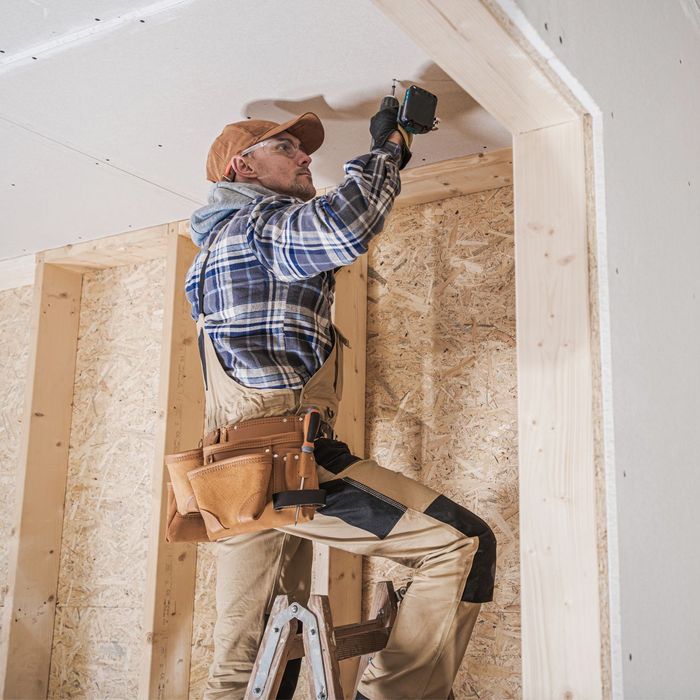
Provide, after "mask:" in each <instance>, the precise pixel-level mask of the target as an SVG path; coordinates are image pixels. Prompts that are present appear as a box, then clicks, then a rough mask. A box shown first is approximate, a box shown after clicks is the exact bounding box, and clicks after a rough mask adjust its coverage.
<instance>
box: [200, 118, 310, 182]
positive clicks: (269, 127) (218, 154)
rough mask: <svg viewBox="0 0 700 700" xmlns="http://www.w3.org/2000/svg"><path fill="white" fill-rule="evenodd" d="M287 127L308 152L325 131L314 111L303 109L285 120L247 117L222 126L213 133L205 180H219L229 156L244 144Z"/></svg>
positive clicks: (225, 172) (226, 172)
mask: <svg viewBox="0 0 700 700" xmlns="http://www.w3.org/2000/svg"><path fill="white" fill-rule="evenodd" d="M283 131H288V132H289V133H290V134H292V135H293V136H296V137H297V138H298V139H299V141H301V145H302V146H303V147H304V150H305V151H306V152H307V153H308V154H311V153H313V152H314V151H316V150H318V149H319V148H320V146H321V144H322V143H323V137H324V131H323V124H321V120H320V119H319V118H318V117H317V116H316V115H315V114H314V113H313V112H306V113H305V114H300V115H299V116H298V117H294V119H290V120H289V121H288V122H285V123H284V124H278V123H277V122H268V121H265V120H264V119H246V120H245V121H242V122H234V123H233V124H228V125H227V126H225V127H224V130H223V131H222V132H221V133H220V134H219V135H218V136H217V137H216V140H215V141H214V143H213V144H212V145H211V148H210V149H209V155H208V156H207V180H209V181H210V182H219V181H221V180H223V179H224V178H227V177H228V176H229V175H230V173H231V167H230V166H231V158H232V157H233V156H235V155H238V154H239V153H240V152H241V151H245V149H246V148H249V147H250V146H253V145H255V144H256V143H260V141H264V140H265V139H269V138H271V137H272V136H276V135H277V134H281V133H282V132H283Z"/></svg>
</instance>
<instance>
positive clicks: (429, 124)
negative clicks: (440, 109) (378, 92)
mask: <svg viewBox="0 0 700 700" xmlns="http://www.w3.org/2000/svg"><path fill="white" fill-rule="evenodd" d="M397 107H398V109H399V116H398V123H399V126H401V127H403V129H405V130H406V132H407V133H409V134H426V133H428V132H429V131H434V130H435V129H437V128H438V123H439V121H440V120H439V119H438V118H437V117H436V116H435V110H436V108H437V97H436V96H435V95H433V93H432V92H428V91H427V90H423V88H419V87H418V86H417V85H411V87H409V88H408V90H406V92H405V93H404V96H403V103H402V104H401V105H400V106H399V101H398V100H397V99H396V78H394V80H393V81H392V83H391V94H390V95H386V96H385V97H384V99H383V100H382V104H381V108H380V109H387V108H392V109H396V108H397Z"/></svg>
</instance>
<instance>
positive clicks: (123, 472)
mask: <svg viewBox="0 0 700 700" xmlns="http://www.w3.org/2000/svg"><path fill="white" fill-rule="evenodd" d="M164 272H165V263H164V261H163V260H154V261H152V262H149V263H145V264H139V265H135V266H128V267H116V268H109V269H106V270H102V271H96V272H91V273H88V274H86V275H85V277H84V282H83V293H82V307H81V314H80V331H79V339H78V353H77V364H76V372H75V394H74V408H73V421H72V426H71V439H70V452H69V464H68V479H67V489H66V507H65V518H64V524H63V540H62V545H61V561H60V571H59V581H58V594H57V606H56V620H55V626H54V640H53V652H52V657H51V674H50V680H49V697H51V698H90V699H91V700H94V699H95V698H100V699H101V700H103V699H104V700H106V699H116V698H119V699H120V700H122V699H126V698H135V697H136V696H137V684H138V672H139V646H140V642H141V638H142V616H143V596H144V590H145V585H146V553H147V536H148V521H149V517H150V504H151V501H150V494H149V489H150V479H151V469H152V463H153V450H154V435H155V431H156V423H157V420H156V418H157V415H156V413H157V400H158V375H159V369H160V344H161V332H162V323H163V314H162V308H163V277H164Z"/></svg>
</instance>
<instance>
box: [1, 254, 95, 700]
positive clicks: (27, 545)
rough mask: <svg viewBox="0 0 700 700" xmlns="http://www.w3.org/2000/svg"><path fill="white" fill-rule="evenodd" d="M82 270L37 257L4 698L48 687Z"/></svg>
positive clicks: (37, 694) (34, 694) (36, 694)
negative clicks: (75, 269)
mask: <svg viewBox="0 0 700 700" xmlns="http://www.w3.org/2000/svg"><path fill="white" fill-rule="evenodd" d="M81 287H82V275H81V274H80V273H76V272H71V271H68V270H64V269H61V268H59V267H56V266H54V265H49V264H46V262H45V260H44V257H43V256H42V255H38V256H37V265H36V278H35V282H34V308H33V311H32V328H31V335H30V358H29V372H28V382H27V389H26V405H25V416H24V421H23V430H22V453H21V459H20V467H19V469H18V475H17V515H16V520H15V523H16V525H15V528H14V533H13V536H12V540H11V542H10V549H11V551H10V556H9V576H8V584H9V591H8V594H7V599H6V602H5V607H4V620H3V624H2V643H1V646H0V674H1V676H2V677H1V679H0V687H1V688H2V697H4V698H8V700H9V699H13V698H22V699H23V700H25V699H26V700H29V699H31V698H45V697H46V693H47V690H48V680H49V668H50V662H51V642H52V638H53V628H54V614H55V609H56V590H57V585H58V566H59V560H60V550H61V532H62V530H63V513H64V499H65V491H66V475H67V470H68V445H69V441H70V428H71V417H72V402H73V384H74V381H75V358H76V352H77V344H78V323H79V318H80V294H81Z"/></svg>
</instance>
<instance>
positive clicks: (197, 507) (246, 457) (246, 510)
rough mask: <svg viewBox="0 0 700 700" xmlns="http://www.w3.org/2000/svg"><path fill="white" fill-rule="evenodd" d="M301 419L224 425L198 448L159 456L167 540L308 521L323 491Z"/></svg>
mask: <svg viewBox="0 0 700 700" xmlns="http://www.w3.org/2000/svg"><path fill="white" fill-rule="evenodd" d="M304 419H305V417H304V416H298V415H288V416H280V417H275V418H257V419H254V420H248V421H243V422H241V423H237V424H234V425H227V426H224V427H223V428H219V429H217V430H215V431H213V432H211V433H208V434H207V435H205V436H204V437H203V439H202V447H197V448H195V449H192V450H187V451H186V452H177V453H175V454H170V455H166V457H165V464H166V466H167V468H168V471H169V473H170V480H171V483H170V484H168V487H169V488H168V527H167V540H168V541H169V542H201V541H215V540H220V539H223V538H225V537H231V536H233V535H239V534H242V533H244V532H253V531H256V530H269V529H273V528H276V527H283V526H287V525H294V524H296V523H303V522H307V521H309V520H312V519H313V517H314V513H315V511H316V508H318V507H319V506H322V505H324V503H325V491H323V490H321V489H319V484H318V473H317V471H316V462H315V460H314V455H313V438H314V437H315V435H311V436H309V435H304V426H305V422H304ZM314 432H315V431H314ZM309 445H310V446H311V447H309Z"/></svg>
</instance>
